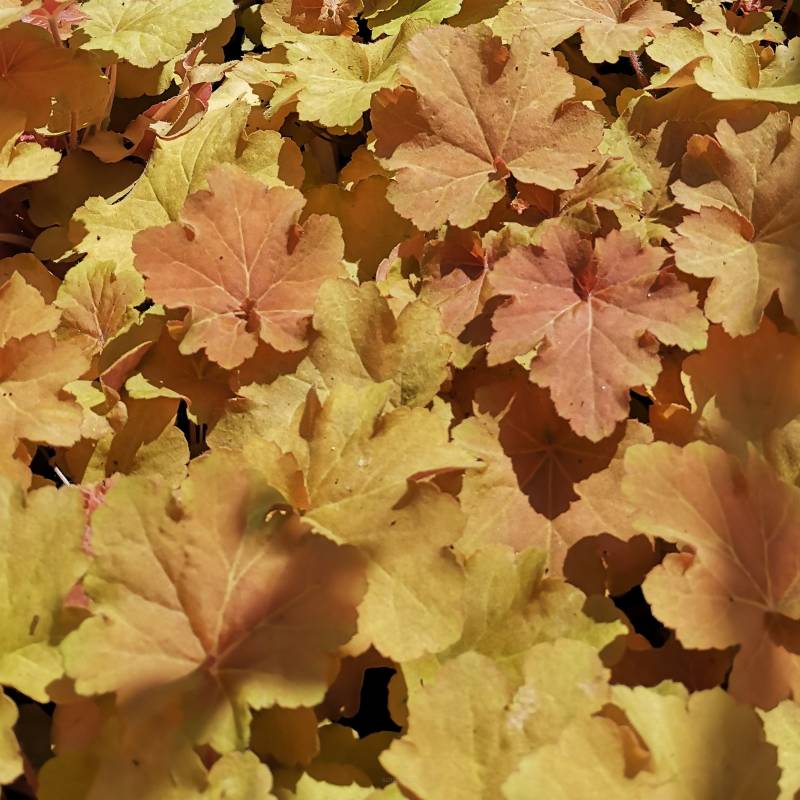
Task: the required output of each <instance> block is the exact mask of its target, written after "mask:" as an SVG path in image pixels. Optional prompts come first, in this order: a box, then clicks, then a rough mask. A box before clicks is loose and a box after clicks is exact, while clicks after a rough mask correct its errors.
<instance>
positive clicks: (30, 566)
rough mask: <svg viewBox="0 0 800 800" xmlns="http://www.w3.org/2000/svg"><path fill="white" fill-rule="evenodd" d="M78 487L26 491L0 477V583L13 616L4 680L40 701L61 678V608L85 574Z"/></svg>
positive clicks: (2, 655)
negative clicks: (59, 642) (0, 557)
mask: <svg viewBox="0 0 800 800" xmlns="http://www.w3.org/2000/svg"><path fill="white" fill-rule="evenodd" d="M84 525H85V520H84V515H83V505H82V502H81V495H80V492H79V491H78V489H76V488H73V487H66V488H64V489H61V490H60V491H57V490H56V489H55V488H54V487H52V486H48V487H44V488H41V489H37V490H35V491H33V492H31V493H30V494H26V493H25V492H24V491H23V490H22V489H21V488H19V487H17V486H15V485H14V484H12V483H11V482H10V481H9V480H7V479H5V478H2V477H0V537H2V553H3V557H2V562H1V563H0V586H1V587H2V596H3V598H4V602H5V603H7V604H9V608H11V607H12V606H13V613H7V614H5V615H4V621H3V625H2V628H0V683H2V684H4V685H5V686H13V687H14V688H15V689H17V690H18V691H20V692H22V693H24V694H26V695H28V696H29V697H32V698H33V699H35V700H38V701H40V702H47V701H48V695H47V687H48V685H49V684H51V683H52V682H53V681H55V680H56V679H58V678H60V677H61V676H62V674H63V666H62V661H61V656H60V654H59V651H58V639H59V636H60V633H61V630H62V629H61V627H60V620H59V610H60V608H61V606H62V604H63V602H64V599H65V597H66V596H67V594H68V593H69V591H70V589H72V587H73V586H74V585H75V583H76V582H77V581H78V580H79V579H80V577H81V575H82V574H83V572H84V570H85V569H86V564H87V558H86V555H85V554H84V553H83V551H82V549H81V538H82V536H83V533H84Z"/></svg>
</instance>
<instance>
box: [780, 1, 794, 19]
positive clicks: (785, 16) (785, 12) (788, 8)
mask: <svg viewBox="0 0 800 800" xmlns="http://www.w3.org/2000/svg"><path fill="white" fill-rule="evenodd" d="M792 3H794V0H786V5H785V6H784V7H783V11H781V18H780V19H779V20H778V22H779V23H780V24H781V25H783V23H784V22H786V20H787V19H788V17H789V12H790V11H791V10H792Z"/></svg>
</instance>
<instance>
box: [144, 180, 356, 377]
mask: <svg viewBox="0 0 800 800" xmlns="http://www.w3.org/2000/svg"><path fill="white" fill-rule="evenodd" d="M208 182H209V186H210V189H209V191H203V192H197V193H195V194H193V195H192V196H191V197H189V199H188V200H187V203H186V205H185V206H184V209H183V212H182V213H181V217H180V221H179V222H174V223H172V224H171V225H168V226H167V227H166V228H153V229H150V230H147V231H143V232H141V233H139V234H138V235H137V236H136V238H135V239H134V242H133V248H134V252H135V254H136V268H137V269H138V270H139V271H140V272H142V273H144V274H145V276H146V284H145V288H146V291H147V292H148V294H149V295H150V296H151V297H153V298H154V299H155V300H157V301H158V302H161V303H164V304H165V305H166V306H167V307H171V308H175V307H182V306H183V307H188V308H189V309H190V318H189V325H188V328H187V331H186V334H185V336H184V338H183V340H182V341H181V351H182V352H184V353H194V352H196V351H198V350H200V349H204V350H205V351H206V354H207V355H208V357H209V358H210V359H211V360H212V361H216V362H217V363H218V364H220V365H221V366H223V367H226V368H228V369H230V368H232V367H237V366H238V365H239V364H241V363H242V361H244V360H245V359H246V358H249V357H250V356H252V355H253V353H254V352H255V350H256V346H257V344H258V342H259V340H261V341H263V342H266V343H267V344H269V345H271V346H273V347H274V348H275V349H277V350H281V351H286V350H299V349H300V348H301V347H302V346H303V343H304V340H305V335H306V329H307V327H308V321H309V317H310V316H311V313H312V310H313V307H314V300H315V297H316V294H317V291H318V289H319V286H320V284H321V283H322V282H323V281H324V280H325V279H326V278H332V277H336V276H337V275H340V274H342V266H341V260H342V255H343V245H342V238H341V229H340V228H339V225H338V223H337V222H336V220H334V219H333V218H332V217H327V216H324V217H320V216H312V217H309V218H308V219H307V220H306V221H305V223H304V224H303V225H302V226H300V225H299V224H298V219H299V216H300V212H301V210H302V207H303V202H304V201H303V196H302V195H301V194H300V193H299V192H297V191H295V190H293V189H288V188H287V189H283V188H277V187H273V188H271V189H266V188H265V187H264V186H263V184H261V183H260V182H259V181H257V180H255V179H253V178H250V177H249V176H247V175H246V174H244V173H243V172H237V171H234V170H233V169H221V170H218V171H215V172H213V173H211V174H210V175H209V176H208ZM264 217H266V218H267V219H269V220H270V224H269V226H267V227H263V226H262V222H261V220H262V219H263V218H264Z"/></svg>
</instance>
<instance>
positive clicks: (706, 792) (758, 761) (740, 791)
mask: <svg viewBox="0 0 800 800" xmlns="http://www.w3.org/2000/svg"><path fill="white" fill-rule="evenodd" d="M612 702H613V704H614V705H615V706H617V707H618V708H619V709H621V710H622V711H623V712H624V713H625V718H626V721H627V722H629V723H630V725H631V726H632V728H633V729H634V730H635V731H636V733H637V734H638V735H639V736H640V737H641V740H642V741H643V742H644V744H645V746H646V747H647V749H648V751H649V753H650V759H649V762H648V770H647V771H648V772H650V773H652V774H651V775H648V776H647V778H648V779H649V781H651V782H652V783H653V784H655V785H658V784H663V785H666V786H669V790H668V791H667V790H666V789H664V790H663V792H664V795H663V796H664V797H685V798H687V800H701V798H703V799H704V800H705V798H712V799H713V800H717V798H718V800H724V798H731V799H732V800H745V798H752V797H764V798H767V797H773V798H774V797H776V793H775V784H776V781H777V778H778V766H777V763H776V756H775V750H774V748H773V747H772V746H771V745H770V744H768V743H767V742H765V741H764V734H763V731H762V728H761V723H760V721H759V719H758V715H757V714H756V712H755V710H754V709H753V708H748V707H747V706H745V705H741V704H740V703H737V702H736V701H735V700H734V699H733V698H732V697H731V696H730V695H729V694H727V693H726V692H725V691H723V690H722V689H720V688H716V689H711V690H709V691H705V692H694V693H691V694H690V693H689V692H688V691H687V690H686V688H685V687H684V686H682V685H680V684H671V683H669V682H667V683H664V684H661V685H660V686H658V687H656V688H655V689H647V688H645V687H643V686H637V687H635V688H630V687H627V686H614V688H613V689H612ZM640 774H641V775H642V777H644V775H645V773H640ZM655 796H656V797H658V796H659V795H658V792H657V791H656V794H655Z"/></svg>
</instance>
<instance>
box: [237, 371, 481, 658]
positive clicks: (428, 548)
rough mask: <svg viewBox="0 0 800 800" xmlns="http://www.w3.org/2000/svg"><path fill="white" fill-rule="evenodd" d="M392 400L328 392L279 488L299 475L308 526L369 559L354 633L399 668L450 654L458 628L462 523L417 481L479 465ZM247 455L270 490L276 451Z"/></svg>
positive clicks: (363, 390)
mask: <svg viewBox="0 0 800 800" xmlns="http://www.w3.org/2000/svg"><path fill="white" fill-rule="evenodd" d="M393 391H394V387H393V385H392V383H391V382H389V381H386V382H385V383H378V384H374V383H373V384H371V385H362V386H353V385H348V384H347V383H339V384H336V385H334V386H333V388H332V390H331V391H330V394H329V395H328V398H327V400H326V401H325V404H324V406H323V407H322V409H321V410H320V411H319V413H318V414H317V415H316V417H315V419H314V424H313V428H312V429H311V430H310V431H309V434H308V435H309V438H308V441H307V442H306V443H305V447H303V445H302V444H300V442H298V445H299V448H300V449H299V451H298V452H297V453H296V454H294V456H293V459H292V460H293V461H294V465H295V466H294V470H295V473H296V475H295V477H293V478H290V479H288V480H287V479H286V478H285V477H282V478H281V479H280V480H281V482H282V484H283V483H288V484H292V483H294V485H296V484H297V479H298V478H301V479H302V475H303V473H304V486H303V487H302V490H299V489H296V490H295V494H294V499H293V502H294V503H295V505H296V506H299V507H300V508H301V509H302V510H303V511H304V519H305V520H306V521H307V522H308V523H309V524H310V525H312V526H313V527H314V528H315V529H317V530H319V531H320V532H322V533H324V534H325V535H326V536H328V537H330V538H331V539H333V540H334V541H337V542H347V543H349V544H353V545H356V546H358V547H359V548H361V549H362V550H363V552H364V553H365V554H366V555H367V557H368V567H367V575H368V583H369V588H368V590H367V594H366V596H365V598H364V600H363V602H362V603H361V606H360V608H359V632H360V633H362V634H364V635H365V636H367V637H368V638H369V639H370V640H371V641H372V642H373V643H374V644H375V646H376V647H377V648H378V649H379V650H380V651H381V652H382V653H384V654H385V655H387V656H390V657H393V658H395V659H397V660H405V659H409V658H417V657H419V656H422V655H424V654H425V653H435V652H438V651H440V650H442V649H443V648H445V647H447V646H448V645H450V644H452V643H453V642H454V641H456V640H457V639H458V637H459V634H460V632H461V625H462V621H463V591H464V576H463V572H462V570H461V568H460V567H459V566H458V564H457V563H456V561H455V559H454V557H453V556H452V554H451V553H450V552H449V550H448V549H447V548H448V546H449V545H452V544H453V543H454V542H456V541H457V540H458V538H459V537H460V536H461V534H462V530H463V526H464V518H463V515H462V513H461V510H460V509H459V506H458V502H457V501H456V500H455V499H454V498H453V497H451V496H450V495H447V494H445V493H444V492H441V491H440V490H439V489H437V488H436V487H435V486H434V485H431V484H430V483H426V482H422V481H421V479H422V478H423V477H425V476H435V475H438V474H444V473H448V472H453V471H458V470H460V469H463V468H464V467H467V466H470V465H474V464H475V461H474V459H473V458H472V457H471V456H469V455H468V454H467V453H465V452H464V451H463V450H462V449H461V448H460V447H458V446H457V445H456V444H455V443H452V442H450V439H449V436H448V430H447V423H446V421H445V420H443V419H442V418H441V417H439V416H437V415H436V414H434V413H433V412H431V411H429V410H428V409H425V408H408V407H400V408H396V409H394V410H389V407H388V406H387V403H388V401H389V399H390V397H391V396H392V394H393ZM303 441H304V440H301V442H303ZM245 453H246V456H247V459H248V461H249V462H250V463H251V464H253V465H255V466H256V467H257V468H260V469H262V470H264V471H265V474H266V475H267V477H268V480H269V479H270V478H269V476H270V473H271V472H273V473H274V472H275V471H280V472H283V470H284V469H285V467H286V462H285V459H284V460H283V461H281V460H280V459H279V460H276V456H275V448H274V446H273V445H271V444H265V443H263V442H259V441H258V440H257V439H255V440H254V441H252V442H251V443H249V444H248V445H246V447H245ZM431 576H435V579H432V578H431Z"/></svg>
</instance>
